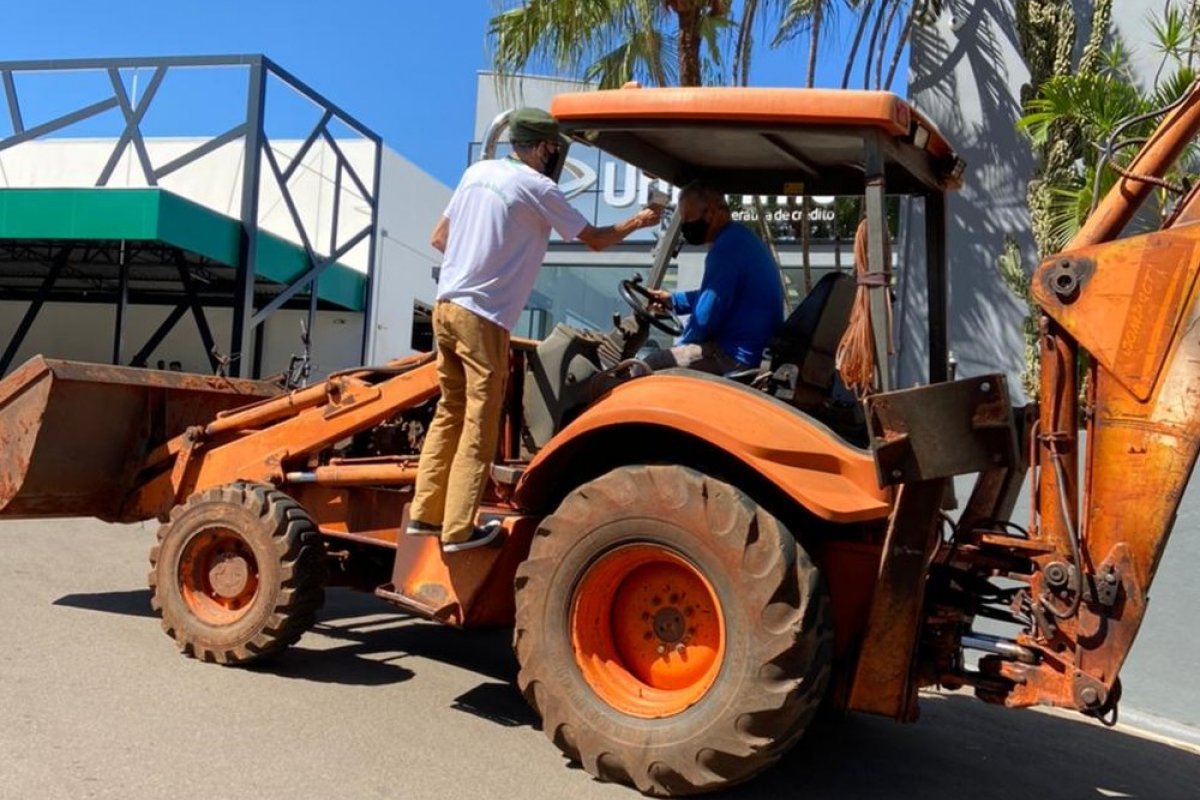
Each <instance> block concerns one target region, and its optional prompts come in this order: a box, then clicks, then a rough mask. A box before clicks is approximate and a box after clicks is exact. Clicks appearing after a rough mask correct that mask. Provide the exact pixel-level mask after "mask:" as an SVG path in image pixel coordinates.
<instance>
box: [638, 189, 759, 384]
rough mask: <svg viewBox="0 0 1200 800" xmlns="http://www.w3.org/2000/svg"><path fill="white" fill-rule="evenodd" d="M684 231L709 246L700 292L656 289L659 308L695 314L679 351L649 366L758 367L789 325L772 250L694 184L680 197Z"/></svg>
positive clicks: (719, 199) (653, 357) (664, 353)
mask: <svg viewBox="0 0 1200 800" xmlns="http://www.w3.org/2000/svg"><path fill="white" fill-rule="evenodd" d="M678 213H680V214H682V215H683V223H682V225H681V227H680V231H681V232H682V234H683V238H684V239H685V240H686V241H687V242H688V243H689V244H695V245H699V244H709V245H710V247H709V250H708V255H707V257H705V259H704V277H703V278H702V279H701V282H700V288H699V289H696V290H693V291H690V292H673V293H672V292H666V291H663V290H661V289H656V290H652V294H653V295H654V298H655V301H656V303H657V304H658V305H661V306H663V307H665V308H670V309H673V310H674V311H675V313H676V314H679V315H684V314H688V315H690V318H689V319H688V322H687V325H686V326H685V327H684V329H683V335H682V336H680V337H679V341H678V342H677V343H676V344H675V346H674V347H671V348H670V349H665V350H659V351H656V352H654V353H651V354H649V355H648V356H647V357H646V358H645V362H646V364H648V365H649V366H650V368H651V369H656V370H658V369H667V368H670V367H687V368H688V369H696V370H702V371H704V372H712V373H716V374H718V375H722V374H724V373H727V372H732V371H734V370H739V369H757V368H758V367H759V365H760V363H761V362H762V357H763V348H765V347H766V346H767V343H768V342H770V340H771V337H772V336H773V335H774V334H775V331H776V329H778V328H779V326H780V325H781V324H782V323H783V286H782V285H781V283H780V279H779V269H778V267H777V266H776V264H775V259H774V258H772V256H771V251H770V250H768V249H767V246H766V244H764V243H763V241H762V240H761V239H759V238H758V236H756V235H755V234H754V232H753V231H751V230H750V229H749V228H747V227H746V226H745V225H742V224H741V223H737V222H734V221H733V219H732V217H731V216H730V213H729V204H728V203H727V202H726V201H725V196H724V195H723V194H722V193H721V192H719V191H717V190H716V189H714V188H713V187H711V186H709V185H707V184H705V183H703V182H701V181H694V182H692V183H690V184H688V185H687V186H686V187H684V189H683V191H682V192H680V195H679V210H678Z"/></svg>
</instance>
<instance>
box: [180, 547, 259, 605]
mask: <svg viewBox="0 0 1200 800" xmlns="http://www.w3.org/2000/svg"><path fill="white" fill-rule="evenodd" d="M179 588H180V593H181V594H182V595H183V601H184V602H185V603H187V605H188V608H190V609H191V610H192V613H193V614H195V615H196V616H197V617H199V618H200V619H201V620H202V621H204V622H206V623H208V624H209V625H228V624H230V623H233V622H236V621H237V620H239V619H241V618H242V617H243V616H244V615H245V614H246V612H247V610H249V608H250V605H251V603H252V602H253V600H254V597H255V595H257V594H258V562H257V561H256V560H255V558H254V553H253V552H252V551H251V550H250V547H249V546H248V545H247V544H246V542H245V540H244V539H242V537H241V536H238V535H237V534H236V533H234V532H233V531H231V530H228V529H227V528H210V529H207V530H203V531H200V532H199V533H197V534H196V535H195V536H193V537H192V538H191V539H189V540H188V542H187V544H186V545H185V546H184V548H183V554H182V555H181V557H180V559H179Z"/></svg>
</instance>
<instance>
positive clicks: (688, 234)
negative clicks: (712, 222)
mask: <svg viewBox="0 0 1200 800" xmlns="http://www.w3.org/2000/svg"><path fill="white" fill-rule="evenodd" d="M679 232H680V233H682V234H683V240H684V241H685V242H687V243H688V244H704V240H705V238H707V236H708V221H707V220H705V219H704V217H700V218H699V219H693V220H691V221H688V222H684V223H683V224H682V225H680V226H679Z"/></svg>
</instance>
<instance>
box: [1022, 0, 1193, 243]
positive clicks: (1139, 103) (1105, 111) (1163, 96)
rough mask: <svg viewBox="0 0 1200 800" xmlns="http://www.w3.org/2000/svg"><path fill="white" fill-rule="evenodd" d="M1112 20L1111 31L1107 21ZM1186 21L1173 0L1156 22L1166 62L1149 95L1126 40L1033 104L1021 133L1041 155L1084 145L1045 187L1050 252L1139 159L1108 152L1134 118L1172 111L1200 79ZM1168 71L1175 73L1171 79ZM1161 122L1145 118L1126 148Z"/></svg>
mask: <svg viewBox="0 0 1200 800" xmlns="http://www.w3.org/2000/svg"><path fill="white" fill-rule="evenodd" d="M1104 22H1105V27H1106V28H1107V20H1106V19H1105V20H1104ZM1186 22H1187V16H1186V15H1185V12H1184V11H1183V10H1180V9H1177V8H1176V7H1174V6H1173V5H1172V4H1171V3H1169V2H1168V4H1167V5H1166V6H1165V7H1164V9H1163V13H1162V15H1161V16H1157V15H1154V16H1152V18H1151V20H1150V23H1151V29H1152V30H1153V32H1154V34H1155V43H1154V47H1155V49H1156V50H1158V51H1159V52H1160V53H1162V54H1163V57H1162V60H1161V61H1160V63H1159V65H1158V69H1157V71H1156V73H1155V79H1154V84H1153V85H1152V86H1151V87H1150V89H1149V90H1143V89H1142V88H1141V87H1140V86H1139V85H1138V84H1137V83H1136V82H1135V81H1134V80H1133V79H1132V73H1131V71H1130V69H1129V68H1128V64H1127V63H1124V62H1123V61H1122V60H1121V59H1122V58H1126V57H1127V55H1128V51H1127V50H1125V48H1124V45H1121V44H1119V42H1118V43H1116V44H1113V45H1110V46H1109V48H1108V52H1107V53H1105V52H1104V51H1103V50H1102V49H1101V48H1099V47H1097V48H1096V49H1095V50H1094V51H1093V52H1089V51H1088V49H1087V48H1085V51H1084V56H1083V59H1084V60H1087V63H1086V64H1083V65H1082V66H1081V67H1080V68H1079V69H1077V70H1076V71H1074V72H1072V73H1070V74H1061V75H1055V76H1052V77H1050V78H1049V79H1047V80H1045V81H1044V82H1043V83H1042V85H1041V87H1040V89H1039V90H1038V92H1037V94H1036V95H1035V96H1034V97H1032V98H1031V99H1030V100H1028V101H1027V102H1026V104H1025V116H1023V117H1022V118H1021V120H1020V121H1019V122H1018V128H1019V129H1020V130H1021V131H1023V132H1024V133H1025V134H1026V135H1027V136H1028V137H1029V139H1030V142H1031V144H1032V145H1033V147H1034V149H1035V151H1038V152H1050V151H1051V148H1052V147H1053V145H1054V141H1055V137H1056V136H1058V137H1061V136H1062V132H1063V131H1070V132H1072V133H1073V134H1074V136H1075V137H1076V138H1075V141H1077V142H1079V143H1080V144H1079V149H1078V150H1077V151H1076V157H1075V158H1074V159H1072V161H1071V162H1070V164H1069V165H1067V167H1066V168H1065V169H1061V170H1058V171H1057V172H1055V173H1054V174H1053V175H1052V176H1049V179H1048V180H1046V181H1045V182H1044V187H1043V188H1044V191H1045V192H1046V196H1047V198H1048V200H1047V202H1046V204H1045V209H1044V213H1043V219H1042V220H1041V223H1042V224H1041V229H1042V234H1043V240H1044V241H1039V245H1040V246H1041V249H1042V252H1043V254H1045V253H1049V252H1055V251H1057V250H1060V249H1061V248H1062V247H1063V246H1065V245H1066V244H1067V242H1069V241H1070V239H1071V237H1073V236H1074V234H1075V232H1076V231H1077V230H1078V229H1079V226H1080V225H1081V224H1082V222H1083V220H1084V219H1085V218H1086V217H1087V215H1088V213H1089V212H1090V211H1091V209H1092V208H1093V207H1094V205H1095V203H1096V202H1097V201H1098V199H1099V198H1100V197H1101V196H1102V195H1103V194H1104V193H1105V192H1106V191H1108V189H1109V188H1111V186H1112V185H1113V184H1114V183H1116V181H1117V180H1118V178H1119V174H1118V172H1117V170H1118V169H1121V168H1123V167H1124V166H1125V165H1126V164H1127V163H1128V162H1129V160H1130V159H1131V158H1132V156H1133V155H1134V153H1133V152H1132V151H1133V149H1134V148H1132V147H1127V148H1125V149H1124V150H1121V151H1119V152H1113V153H1109V152H1107V151H1105V150H1103V149H1102V148H1103V147H1104V144H1105V143H1107V142H1108V141H1109V140H1110V139H1112V137H1113V136H1114V134H1116V133H1117V132H1118V128H1119V126H1121V124H1122V123H1123V122H1124V121H1125V120H1126V119H1130V118H1133V117H1136V116H1142V115H1145V114H1148V113H1149V112H1152V111H1154V110H1156V109H1160V108H1163V107H1165V106H1167V105H1168V104H1170V103H1171V102H1172V101H1174V100H1175V99H1177V98H1179V97H1180V96H1182V95H1183V93H1184V92H1185V91H1187V89H1188V87H1189V86H1190V85H1191V83H1192V81H1193V80H1195V78H1196V72H1195V70H1194V69H1193V68H1192V67H1190V66H1189V65H1188V57H1189V54H1190V53H1191V52H1192V50H1193V49H1194V47H1195V45H1196V41H1197V39H1198V38H1200V30H1197V29H1196V28H1195V27H1192V26H1188V25H1187V24H1186ZM1181 28H1182V30H1181ZM1092 38H1093V41H1097V40H1098V37H1096V36H1093V37H1092ZM1167 67H1171V69H1170V70H1169V71H1167V72H1166V74H1165V75H1164V69H1166V68H1167ZM1156 124H1157V120H1155V119H1146V120H1143V121H1141V122H1139V123H1138V124H1136V125H1133V126H1132V127H1125V128H1123V129H1122V130H1121V131H1120V138H1121V140H1122V141H1125V142H1134V141H1136V140H1139V139H1142V138H1144V137H1146V136H1148V135H1149V134H1150V132H1151V131H1152V130H1153V128H1154V126H1155V125H1156ZM1082 143H1093V144H1091V145H1090V146H1089V145H1084V144H1082ZM1193 153H1194V151H1193ZM1192 161H1193V159H1192V158H1191V157H1185V158H1184V159H1181V161H1180V163H1179V164H1177V165H1176V167H1175V170H1176V173H1175V174H1174V175H1168V176H1167V183H1168V184H1174V185H1178V184H1179V183H1180V182H1181V181H1180V180H1178V179H1179V178H1181V177H1182V175H1183V174H1186V173H1188V172H1194V170H1192V169H1191V166H1192ZM1113 167H1115V169H1114V168H1113ZM1162 191H1163V190H1160V198H1159V199H1160V202H1159V204H1158V205H1159V207H1160V209H1163V208H1165V207H1166V206H1167V200H1168V198H1167V197H1166V196H1165V195H1164V194H1162V193H1161V192H1162Z"/></svg>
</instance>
